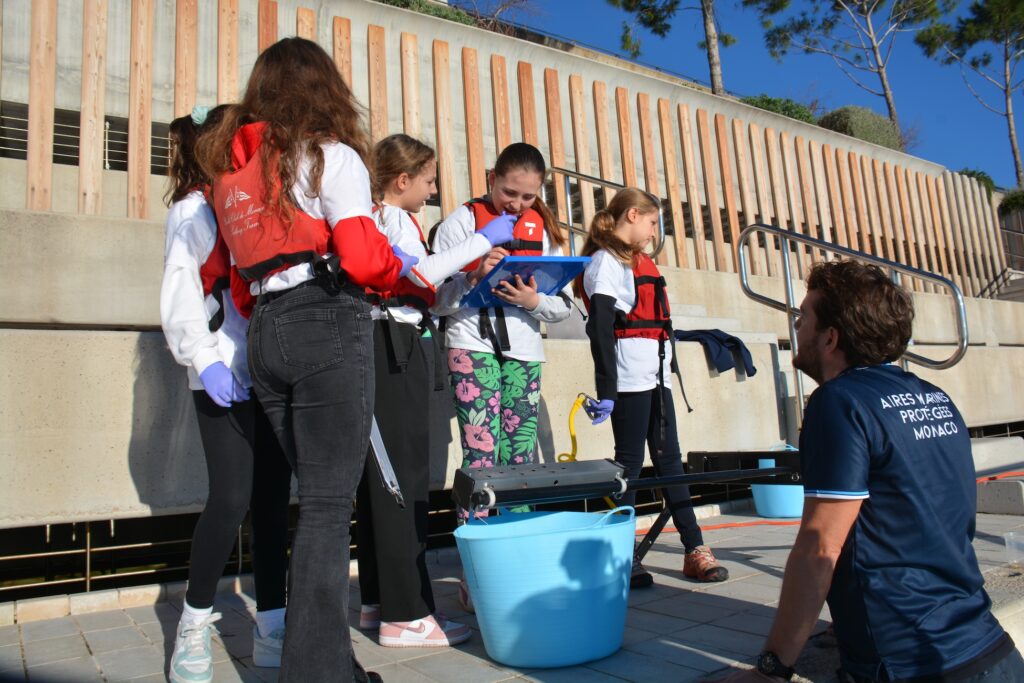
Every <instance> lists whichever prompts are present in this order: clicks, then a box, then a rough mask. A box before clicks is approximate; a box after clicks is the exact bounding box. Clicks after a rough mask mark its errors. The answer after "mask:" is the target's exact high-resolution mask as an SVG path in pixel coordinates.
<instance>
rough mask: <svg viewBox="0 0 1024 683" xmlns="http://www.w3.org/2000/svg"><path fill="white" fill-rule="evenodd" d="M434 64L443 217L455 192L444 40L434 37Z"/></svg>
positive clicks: (450, 208) (451, 208)
mask: <svg viewBox="0 0 1024 683" xmlns="http://www.w3.org/2000/svg"><path fill="white" fill-rule="evenodd" d="M432 52H433V54H432V56H433V66H434V122H435V126H434V127H435V133H436V136H437V137H436V139H437V188H438V190H439V191H440V195H441V214H442V215H444V216H447V215H448V214H450V213H451V212H452V211H454V210H455V207H457V206H458V205H459V198H458V197H457V196H456V195H455V158H454V154H455V147H454V145H453V144H452V93H451V76H450V74H449V66H448V43H446V42H445V41H443V40H435V41H434V42H433V46H432Z"/></svg>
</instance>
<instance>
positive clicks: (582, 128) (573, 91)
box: [569, 74, 594, 229]
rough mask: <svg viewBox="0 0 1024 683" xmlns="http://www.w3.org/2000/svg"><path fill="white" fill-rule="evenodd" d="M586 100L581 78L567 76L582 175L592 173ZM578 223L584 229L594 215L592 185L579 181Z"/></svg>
mask: <svg viewBox="0 0 1024 683" xmlns="http://www.w3.org/2000/svg"><path fill="white" fill-rule="evenodd" d="M586 107H587V105H586V100H585V96H584V94H583V78H581V77H580V76H579V75H578V74H573V75H572V76H569V116H570V118H571V119H572V148H573V156H575V157H576V170H577V171H578V172H579V173H583V174H584V175H593V170H592V169H591V167H590V134H589V131H588V130H587V111H586ZM579 188H580V207H581V213H582V214H583V215H582V216H581V217H580V225H581V226H582V227H583V228H584V229H586V228H588V227H589V226H590V221H591V219H593V217H594V186H593V185H592V184H591V183H584V182H580V183H579Z"/></svg>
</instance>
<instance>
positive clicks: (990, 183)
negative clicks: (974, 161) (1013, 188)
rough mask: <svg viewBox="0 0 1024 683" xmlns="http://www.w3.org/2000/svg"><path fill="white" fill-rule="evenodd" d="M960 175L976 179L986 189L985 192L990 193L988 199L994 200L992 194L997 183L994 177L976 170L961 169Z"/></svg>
mask: <svg viewBox="0 0 1024 683" xmlns="http://www.w3.org/2000/svg"><path fill="white" fill-rule="evenodd" d="M960 175H965V176H967V177H968V178H974V179H975V180H977V181H978V183H980V184H981V186H982V187H984V188H985V191H986V192H987V193H988V198H989V199H992V193H993V192H994V191H995V189H996V183H995V181H994V180H992V176H990V175H989V174H988V173H985V172H984V171H979V170H978V169H976V168H961V169H960Z"/></svg>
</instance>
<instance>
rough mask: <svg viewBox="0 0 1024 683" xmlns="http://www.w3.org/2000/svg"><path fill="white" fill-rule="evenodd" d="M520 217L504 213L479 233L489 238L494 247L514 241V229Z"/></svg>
mask: <svg viewBox="0 0 1024 683" xmlns="http://www.w3.org/2000/svg"><path fill="white" fill-rule="evenodd" d="M517 220H519V217H518V216H514V215H512V214H508V213H503V214H501V215H500V216H498V217H497V218H494V219H491V222H490V223H488V224H487V225H485V226H484V227H482V228H480V230H479V233H480V234H481V235H483V236H484V237H486V238H487V241H488V242H490V243H491V246H492V247H496V246H498V245H499V244H505V243H506V242H511V241H512V229H513V228H514V227H515V224H516V221H517Z"/></svg>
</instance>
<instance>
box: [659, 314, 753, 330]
mask: <svg viewBox="0 0 1024 683" xmlns="http://www.w3.org/2000/svg"><path fill="white" fill-rule="evenodd" d="M742 326H743V325H742V323H740V321H739V320H737V319H736V318H712V317H709V316H692V315H683V314H675V313H673V314H672V327H673V328H675V329H677V330H722V331H723V332H739V331H740V328H741V327H742Z"/></svg>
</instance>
